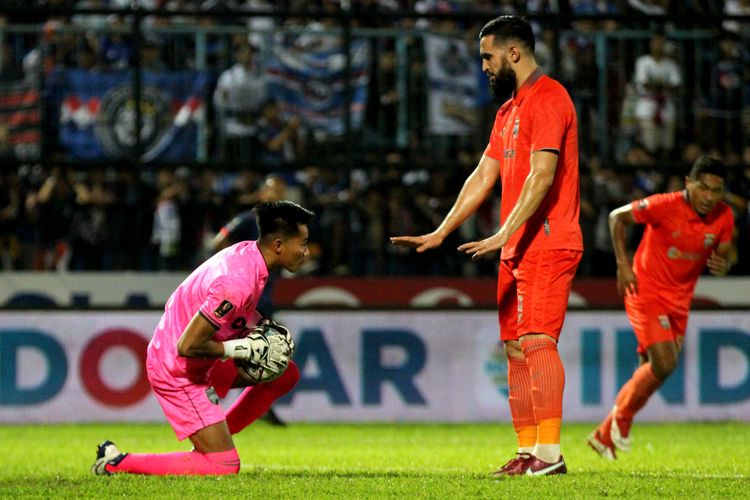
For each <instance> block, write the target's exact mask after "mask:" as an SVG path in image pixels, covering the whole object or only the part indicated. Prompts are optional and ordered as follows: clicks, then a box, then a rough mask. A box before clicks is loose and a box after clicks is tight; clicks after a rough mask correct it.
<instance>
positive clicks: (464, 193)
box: [391, 155, 500, 253]
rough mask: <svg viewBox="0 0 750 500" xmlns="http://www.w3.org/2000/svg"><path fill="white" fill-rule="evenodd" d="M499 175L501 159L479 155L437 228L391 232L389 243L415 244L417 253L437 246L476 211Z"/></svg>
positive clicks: (411, 245)
mask: <svg viewBox="0 0 750 500" xmlns="http://www.w3.org/2000/svg"><path fill="white" fill-rule="evenodd" d="M499 176H500V162H499V161H498V160H496V159H494V158H491V157H489V156H486V155H482V158H481V159H480V160H479V163H478V164H477V167H476V168H475V169H474V171H473V172H472V173H471V175H470V176H469V177H468V178H467V179H466V181H465V182H464V186H463V187H462V188H461V192H460V193H459V194H458V198H456V201H455V203H454V204H453V207H452V208H451V209H450V211H449V212H448V215H446V216H445V219H443V222H441V223H440V225H439V226H438V227H437V229H435V230H434V231H433V232H431V233H429V234H423V235H421V236H392V237H391V243H393V244H394V245H399V246H403V247H409V248H416V249H417V253H422V252H424V251H426V250H430V249H432V248H437V247H439V246H440V245H441V244H442V243H443V240H445V238H446V237H447V236H448V235H449V234H450V233H452V232H453V231H454V230H455V229H456V228H458V226H460V225H461V223H463V221H465V220H466V219H467V218H468V217H469V216H470V215H472V214H473V213H474V212H476V211H477V209H478V208H479V206H480V205H481V204H482V202H483V201H484V200H485V198H487V196H489V194H490V192H492V188H493V187H494V186H495V183H496V182H497V180H498V177H499Z"/></svg>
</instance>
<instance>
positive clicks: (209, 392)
mask: <svg viewBox="0 0 750 500" xmlns="http://www.w3.org/2000/svg"><path fill="white" fill-rule="evenodd" d="M206 397H207V398H208V400H209V401H211V403H213V404H215V405H218V404H219V395H218V394H216V389H214V388H213V387H209V388H208V389H206Z"/></svg>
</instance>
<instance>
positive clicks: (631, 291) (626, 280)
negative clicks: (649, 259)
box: [617, 266, 638, 296]
mask: <svg viewBox="0 0 750 500" xmlns="http://www.w3.org/2000/svg"><path fill="white" fill-rule="evenodd" d="M617 291H618V292H619V293H620V295H624V296H631V295H637V294H638V278H636V276H635V273H634V272H633V269H631V268H630V267H629V266H618V267H617Z"/></svg>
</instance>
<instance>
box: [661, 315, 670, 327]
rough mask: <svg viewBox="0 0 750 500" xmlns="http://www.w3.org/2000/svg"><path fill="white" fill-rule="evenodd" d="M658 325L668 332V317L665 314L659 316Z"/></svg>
mask: <svg viewBox="0 0 750 500" xmlns="http://www.w3.org/2000/svg"><path fill="white" fill-rule="evenodd" d="M659 324H660V325H661V327H662V328H664V329H665V330H669V317H668V316H667V315H666V314H662V315H661V316H659Z"/></svg>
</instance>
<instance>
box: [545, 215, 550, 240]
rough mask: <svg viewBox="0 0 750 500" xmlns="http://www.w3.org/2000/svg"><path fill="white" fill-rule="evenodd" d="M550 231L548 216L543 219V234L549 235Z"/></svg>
mask: <svg viewBox="0 0 750 500" xmlns="http://www.w3.org/2000/svg"><path fill="white" fill-rule="evenodd" d="M550 232H551V230H550V227H549V218H547V219H544V235H545V236H549V234H550Z"/></svg>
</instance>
